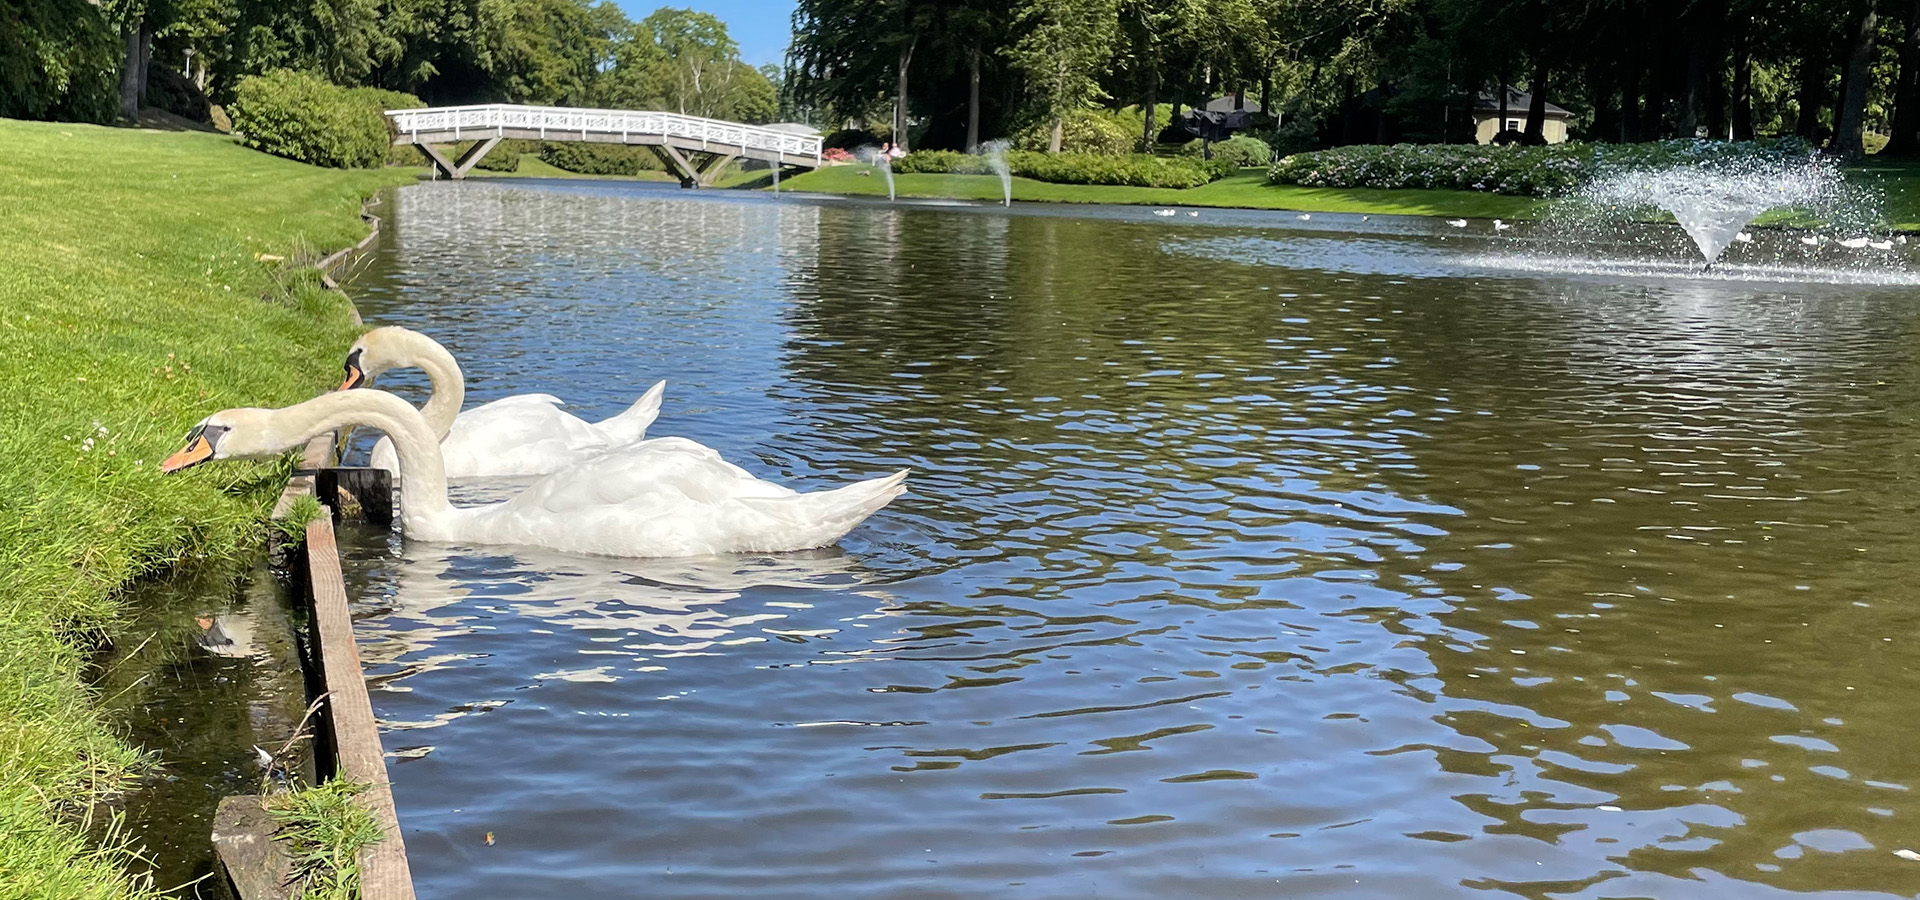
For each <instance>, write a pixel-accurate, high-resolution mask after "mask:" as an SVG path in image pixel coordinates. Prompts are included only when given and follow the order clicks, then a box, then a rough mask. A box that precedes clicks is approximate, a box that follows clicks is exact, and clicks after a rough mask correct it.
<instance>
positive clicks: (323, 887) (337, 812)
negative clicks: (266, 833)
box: [267, 779, 380, 900]
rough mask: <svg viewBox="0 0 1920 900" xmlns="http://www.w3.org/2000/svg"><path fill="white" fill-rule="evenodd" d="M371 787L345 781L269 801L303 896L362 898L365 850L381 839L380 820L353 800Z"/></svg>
mask: <svg viewBox="0 0 1920 900" xmlns="http://www.w3.org/2000/svg"><path fill="white" fill-rule="evenodd" d="M366 789H367V786H366V785H364V784H358V783H355V782H351V781H346V780H344V779H336V780H334V781H329V782H327V783H325V784H322V785H319V786H317V787H309V788H303V789H301V790H297V791H292V792H289V793H286V794H281V795H279V796H276V797H272V798H269V799H268V800H267V812H268V813H269V814H271V815H272V816H273V818H274V820H275V821H276V822H279V823H280V831H279V833H278V834H276V835H275V840H283V841H286V842H287V854H288V855H289V856H291V857H292V858H293V864H294V871H295V872H296V873H297V874H298V875H299V877H300V885H301V891H300V897H299V900H358V898H359V896H360V859H359V854H360V851H361V850H363V849H366V848H367V847H370V846H372V845H374V844H375V843H378V842H379V841H380V824H379V823H378V822H376V821H374V818H373V814H372V813H370V812H368V811H367V810H366V809H365V808H364V807H362V806H360V805H359V804H358V803H355V802H354V798H355V797H357V796H359V795H360V794H361V793H362V792H364V791H366Z"/></svg>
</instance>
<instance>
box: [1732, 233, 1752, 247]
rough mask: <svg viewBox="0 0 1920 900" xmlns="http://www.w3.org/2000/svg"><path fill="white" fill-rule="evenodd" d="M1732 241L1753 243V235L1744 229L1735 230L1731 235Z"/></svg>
mask: <svg viewBox="0 0 1920 900" xmlns="http://www.w3.org/2000/svg"><path fill="white" fill-rule="evenodd" d="M1733 241H1734V243H1736V244H1751V243H1753V235H1751V234H1748V233H1746V232H1744V231H1741V232H1736V233H1735V234H1734V236H1733Z"/></svg>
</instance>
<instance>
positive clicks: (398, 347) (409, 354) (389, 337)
mask: <svg viewBox="0 0 1920 900" xmlns="http://www.w3.org/2000/svg"><path fill="white" fill-rule="evenodd" d="M427 340H430V339H429V338H427V336H426V335H423V334H421V333H419V332H417V331H409V330H407V329H405V328H398V327H394V326H391V325H389V326H387V327H385V328H375V329H374V330H372V331H369V332H367V333H366V334H363V335H361V336H360V339H359V340H357V341H354V342H353V346H351V347H348V348H347V362H346V365H345V366H344V368H345V369H346V370H347V377H346V380H344V381H342V382H340V390H343V391H347V390H352V389H354V388H357V387H366V386H367V385H369V384H371V383H372V382H373V380H374V379H375V378H378V377H380V375H381V374H382V373H385V372H387V371H390V370H392V369H403V368H406V367H407V366H410V365H414V354H413V348H414V347H415V346H417V345H418V344H420V343H421V342H422V341H427Z"/></svg>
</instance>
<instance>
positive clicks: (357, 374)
mask: <svg viewBox="0 0 1920 900" xmlns="http://www.w3.org/2000/svg"><path fill="white" fill-rule="evenodd" d="M346 370H347V378H346V380H345V381H342V382H340V390H343V391H350V390H353V389H354V388H357V387H359V386H361V385H363V384H366V383H367V373H366V372H365V371H363V370H361V368H360V348H358V347H355V348H354V349H353V352H351V353H348V354H347V364H346Z"/></svg>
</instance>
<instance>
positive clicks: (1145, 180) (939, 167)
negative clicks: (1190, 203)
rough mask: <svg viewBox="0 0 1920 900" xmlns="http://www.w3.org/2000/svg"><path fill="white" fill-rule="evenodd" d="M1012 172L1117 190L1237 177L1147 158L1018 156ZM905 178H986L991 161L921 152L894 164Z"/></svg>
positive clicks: (1178, 160)
mask: <svg viewBox="0 0 1920 900" xmlns="http://www.w3.org/2000/svg"><path fill="white" fill-rule="evenodd" d="M1007 168H1008V170H1009V171H1011V172H1012V174H1014V175H1018V176H1020V177H1022V178H1031V179H1034V180H1035V181H1051V182H1054V183H1055V184H1112V185H1130V186H1133V187H1162V188H1192V187H1199V186H1201V185H1203V184H1207V183H1209V182H1212V181H1217V180H1219V179H1222V178H1225V177H1227V176H1228V175H1231V174H1233V166H1231V165H1229V164H1228V163H1226V162H1224V161H1222V160H1217V159H1216V160H1212V161H1205V160H1200V159H1194V158H1189V157H1173V158H1167V157H1158V156H1147V155H1145V154H1141V153H1128V154H1119V155H1114V154H1098V153H1040V152H1035V151H1031V150H1013V151H1009V152H1008V153H1007ZM893 170H894V171H895V172H899V173H909V172H925V173H935V174H955V175H985V174H988V173H990V172H991V171H992V170H991V169H990V168H988V166H987V160H986V157H983V156H974V155H970V154H966V153H959V152H956V151H952V150H920V151H915V152H913V153H909V154H907V155H906V156H904V157H902V158H900V159H897V160H894V162H893Z"/></svg>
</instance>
